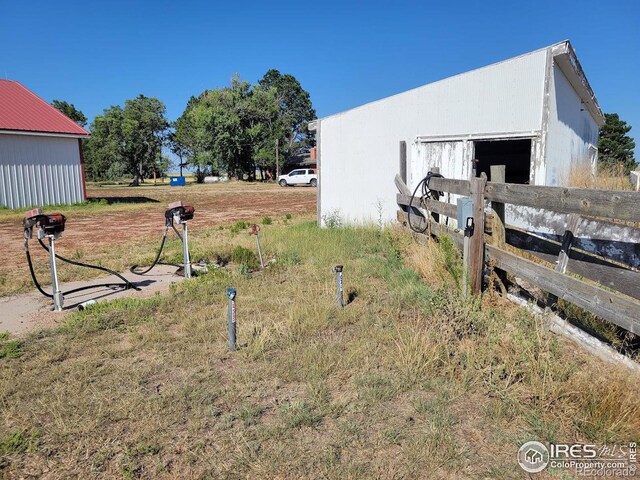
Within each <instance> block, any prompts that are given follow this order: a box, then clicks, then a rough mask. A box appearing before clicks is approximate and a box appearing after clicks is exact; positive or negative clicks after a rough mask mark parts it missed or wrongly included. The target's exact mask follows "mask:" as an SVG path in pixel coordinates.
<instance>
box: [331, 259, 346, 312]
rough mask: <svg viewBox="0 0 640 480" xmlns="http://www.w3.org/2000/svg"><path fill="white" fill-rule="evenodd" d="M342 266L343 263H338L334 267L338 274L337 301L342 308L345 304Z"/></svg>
mask: <svg viewBox="0 0 640 480" xmlns="http://www.w3.org/2000/svg"><path fill="white" fill-rule="evenodd" d="M342 268H343V267H342V265H336V266H335V267H333V271H334V272H335V274H336V301H337V304H338V307H340V308H342V307H343V306H344V302H343V299H342Z"/></svg>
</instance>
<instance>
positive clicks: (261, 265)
mask: <svg viewBox="0 0 640 480" xmlns="http://www.w3.org/2000/svg"><path fill="white" fill-rule="evenodd" d="M256 245H257V246H258V257H259V258H260V268H264V260H263V259H262V250H261V249H260V234H259V233H256Z"/></svg>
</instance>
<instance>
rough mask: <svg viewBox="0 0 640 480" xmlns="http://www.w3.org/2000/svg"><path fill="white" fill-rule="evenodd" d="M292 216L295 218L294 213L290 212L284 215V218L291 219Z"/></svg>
mask: <svg viewBox="0 0 640 480" xmlns="http://www.w3.org/2000/svg"><path fill="white" fill-rule="evenodd" d="M292 218H293V215H291V214H290V213H287V214H286V215H285V216H284V219H285V220H291V219H292Z"/></svg>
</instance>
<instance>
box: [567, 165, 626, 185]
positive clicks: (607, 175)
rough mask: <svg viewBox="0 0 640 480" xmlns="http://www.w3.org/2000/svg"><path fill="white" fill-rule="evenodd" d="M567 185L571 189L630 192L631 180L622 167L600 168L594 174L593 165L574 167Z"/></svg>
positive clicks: (570, 171)
mask: <svg viewBox="0 0 640 480" xmlns="http://www.w3.org/2000/svg"><path fill="white" fill-rule="evenodd" d="M566 184H567V185H568V186H569V187H577V188H593V189H598V190H630V189H631V180H630V179H629V175H628V174H627V172H626V171H625V169H624V168H623V166H622V165H616V166H609V167H605V166H599V167H598V168H597V169H596V171H595V172H594V171H593V169H592V168H591V165H589V164H587V163H581V164H579V165H575V164H574V165H572V166H571V169H570V170H569V176H568V178H567V182H566Z"/></svg>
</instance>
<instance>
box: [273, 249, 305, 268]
mask: <svg viewBox="0 0 640 480" xmlns="http://www.w3.org/2000/svg"><path fill="white" fill-rule="evenodd" d="M278 261H279V263H280V264H282V265H299V264H300V263H301V262H302V259H301V258H300V255H299V254H298V252H295V251H293V250H288V251H286V252H284V253H281V254H280V255H279V256H278Z"/></svg>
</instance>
